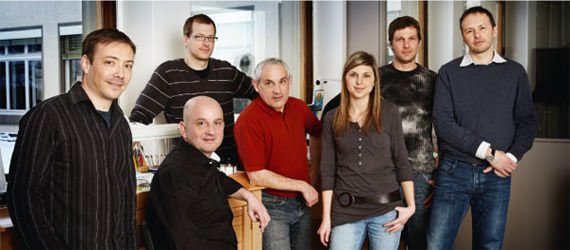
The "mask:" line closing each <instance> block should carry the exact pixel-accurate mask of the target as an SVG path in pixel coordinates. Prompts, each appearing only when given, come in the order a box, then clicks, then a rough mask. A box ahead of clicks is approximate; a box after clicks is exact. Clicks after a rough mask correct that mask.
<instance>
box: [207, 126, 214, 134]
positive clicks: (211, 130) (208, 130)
mask: <svg viewBox="0 0 570 250" xmlns="http://www.w3.org/2000/svg"><path fill="white" fill-rule="evenodd" d="M215 131H216V130H215V128H214V125H208V127H207V128H206V133H207V134H208V135H214V134H215Z"/></svg>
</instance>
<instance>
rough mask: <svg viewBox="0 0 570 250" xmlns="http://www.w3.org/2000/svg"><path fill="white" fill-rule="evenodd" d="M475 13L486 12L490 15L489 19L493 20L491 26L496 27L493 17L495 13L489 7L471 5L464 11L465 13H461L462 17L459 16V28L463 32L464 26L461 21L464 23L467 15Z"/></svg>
mask: <svg viewBox="0 0 570 250" xmlns="http://www.w3.org/2000/svg"><path fill="white" fill-rule="evenodd" d="M475 13H479V14H485V15H486V16H487V17H489V21H490V22H491V27H493V28H494V27H495V26H496V25H495V19H494V18H493V14H491V12H490V11H489V10H488V9H485V8H483V7H481V6H475V7H471V8H469V9H467V10H465V11H464V12H463V14H462V15H461V18H459V30H460V31H461V32H463V28H462V27H461V23H463V19H465V17H466V16H468V15H471V14H475Z"/></svg>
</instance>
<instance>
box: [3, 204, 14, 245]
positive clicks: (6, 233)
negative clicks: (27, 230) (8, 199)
mask: <svg viewBox="0 0 570 250" xmlns="http://www.w3.org/2000/svg"><path fill="white" fill-rule="evenodd" d="M12 227H13V225H12V220H11V219H10V214H8V208H7V207H6V206H2V207H0V249H1V250H3V249H12V232H10V231H11V229H12Z"/></svg>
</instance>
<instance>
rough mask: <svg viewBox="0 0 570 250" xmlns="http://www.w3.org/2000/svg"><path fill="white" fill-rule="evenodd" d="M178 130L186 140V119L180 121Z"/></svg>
mask: <svg viewBox="0 0 570 250" xmlns="http://www.w3.org/2000/svg"><path fill="white" fill-rule="evenodd" d="M178 130H179V132H180V135H182V139H184V141H186V124H184V121H180V122H179V123H178Z"/></svg>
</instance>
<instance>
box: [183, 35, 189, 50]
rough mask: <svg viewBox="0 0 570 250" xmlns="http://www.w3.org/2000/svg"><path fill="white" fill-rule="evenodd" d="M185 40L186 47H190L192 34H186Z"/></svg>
mask: <svg viewBox="0 0 570 250" xmlns="http://www.w3.org/2000/svg"><path fill="white" fill-rule="evenodd" d="M183 40H184V47H185V48H188V44H190V36H188V35H186V34H185V35H184V39H183Z"/></svg>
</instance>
